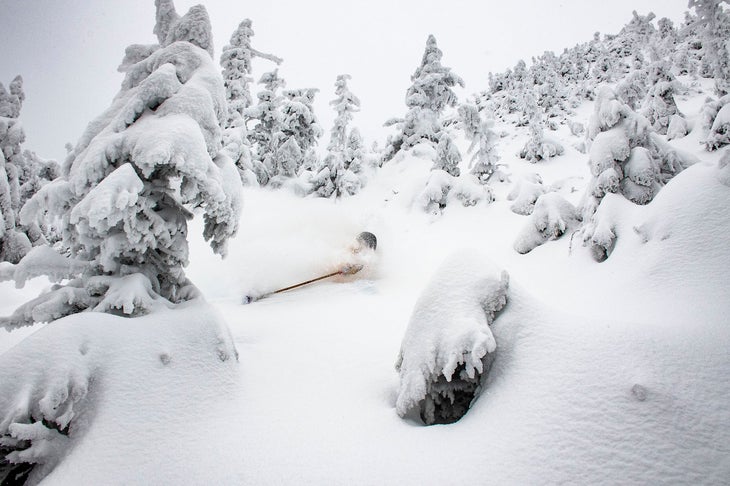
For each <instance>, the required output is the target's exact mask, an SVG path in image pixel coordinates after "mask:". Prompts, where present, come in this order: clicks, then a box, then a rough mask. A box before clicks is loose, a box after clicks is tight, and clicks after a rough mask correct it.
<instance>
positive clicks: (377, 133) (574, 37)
mask: <svg viewBox="0 0 730 486" xmlns="http://www.w3.org/2000/svg"><path fill="white" fill-rule="evenodd" d="M175 3H176V7H177V10H178V12H179V13H180V14H183V13H185V12H186V11H187V9H188V8H189V7H190V6H192V5H194V4H196V3H201V2H200V0H198V1H191V0H177V1H176V2H175ZM202 3H203V4H204V5H205V6H206V8H207V9H208V12H209V14H210V17H211V22H212V24H213V34H214V38H215V50H216V62H217V61H218V58H219V56H220V50H221V48H222V47H223V45H225V44H226V43H227V42H228V39H229V38H230V35H231V33H232V32H233V30H234V29H235V27H236V26H237V25H238V23H239V22H240V21H241V20H242V19H244V18H247V17H248V18H250V19H252V20H253V28H254V31H255V32H256V35H255V37H254V39H253V44H254V46H255V47H256V48H257V49H259V50H261V51H264V52H269V53H272V54H276V55H277V56H279V57H282V58H283V59H284V64H283V65H282V66H281V68H280V74H281V75H282V77H283V78H284V79H285V80H286V81H287V86H288V87H292V88H296V87H314V88H319V89H320V93H319V94H318V95H317V105H316V109H317V116H318V117H319V119H320V123H321V124H322V127H323V129H324V130H325V132H326V134H327V135H326V136H328V134H329V129H330V126H331V120H332V118H333V116H332V113H331V109H330V108H329V106H328V104H327V103H328V102H329V101H330V100H331V99H332V98H333V97H334V93H333V92H334V86H333V85H334V81H335V78H336V76H337V75H338V74H340V73H349V74H351V75H352V77H353V79H352V81H351V82H350V87H351V90H352V91H353V92H354V93H355V94H356V95H358V96H359V97H360V99H361V101H362V111H361V112H360V113H359V114H357V115H356V117H355V121H354V124H355V126H358V127H359V128H360V129H361V131H362V132H363V134H364V135H365V137H366V139H367V143H368V144H370V143H371V142H372V141H373V140H374V139H377V140H379V141H380V142H381V145H382V141H383V140H384V138H385V134H386V133H388V130H387V129H384V128H382V124H383V122H385V121H386V120H387V119H388V118H392V117H396V116H402V115H403V113H404V112H405V109H406V108H405V104H404V96H405V91H406V89H407V88H408V86H409V84H410V76H411V74H412V73H413V71H414V70H415V68H416V67H417V65H418V64H419V63H420V60H421V56H422V54H423V49H424V46H425V42H426V38H427V36H428V34H434V35H435V36H436V39H437V40H438V44H439V47H440V48H441V49H442V51H443V52H444V58H443V63H444V64H445V65H447V66H450V67H452V68H453V69H454V71H455V72H456V73H457V74H459V75H460V76H461V77H462V78H464V80H465V81H466V85H467V86H466V90H465V91H464V92H463V94H464V95H468V94H470V93H473V92H476V91H480V90H483V89H486V87H487V74H488V73H489V72H490V71H492V72H498V71H504V70H505V69H507V68H508V67H511V66H513V65H514V64H515V63H516V62H517V61H518V60H519V59H521V58H522V59H525V60H526V61H529V59H530V58H531V57H532V56H535V55H539V54H541V53H542V52H544V51H546V50H552V51H555V52H556V53H560V52H562V50H563V48H565V47H572V46H573V45H575V44H576V43H579V42H585V41H588V40H590V39H591V37H592V35H593V33H594V32H596V31H599V32H601V33H617V32H618V31H619V30H620V28H621V27H622V26H623V25H625V24H626V23H627V22H628V21H629V20H630V19H631V12H632V10H636V11H638V12H639V13H640V14H645V13H648V12H650V11H653V12H654V13H655V14H656V15H657V18H661V17H669V18H670V19H672V20H673V21H674V22H675V24H677V23H679V22H681V20H682V18H683V13H684V11H685V10H687V0H559V1H550V0H522V1H496V0H471V1H466V0H417V1H416V0H408V1H398V0H389V1H384V0H370V1H357V2H352V1H345V0H340V1H335V0H309V1H307V0H286V1H277V0H260V1H242V0H227V1H223V0H208V1H203V2H202ZM153 26H154V1H153V0H123V1H122V0H103V1H97V0H62V1H61V0H0V81H2V82H3V84H5V85H6V86H7V84H8V83H9V82H10V81H11V80H12V78H13V77H14V76H15V75H16V74H21V75H23V78H24V81H25V91H26V97H27V98H26V101H25V104H24V106H23V111H22V113H21V120H22V121H23V125H24V127H25V131H26V134H27V142H26V144H25V147H26V148H29V149H31V150H35V151H36V152H38V153H39V154H40V155H42V156H44V157H48V158H56V159H58V160H62V159H63V157H64V154H65V150H64V148H63V147H64V145H65V143H66V142H71V143H73V144H75V143H76V141H77V139H78V138H79V136H80V135H81V133H82V132H83V130H84V128H85V127H86V125H87V124H88V123H89V122H90V121H91V120H92V119H93V118H94V117H96V116H97V115H99V114H100V113H101V112H102V111H103V110H104V109H105V108H107V107H108V106H109V104H110V102H111V100H112V98H113V97H114V95H115V94H116V93H117V91H118V89H119V85H120V83H121V80H122V75H121V74H120V73H118V72H117V71H116V68H117V66H118V65H119V62H120V61H121V59H122V56H123V54H124V48H125V47H126V46H127V45H129V44H133V43H140V44H146V43H154V42H156V38H155V36H154V35H153V34H152V28H153ZM270 69H271V65H270V63H268V62H267V61H261V60H259V61H256V62H255V64H254V70H255V73H254V74H255V76H257V77H258V76H260V74H261V73H263V72H265V71H267V70H270ZM254 93H255V90H254ZM326 140H327V138H325V139H324V140H323V141H322V142H321V143H320V145H324V146H326V144H327V142H326Z"/></svg>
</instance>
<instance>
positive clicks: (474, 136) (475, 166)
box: [459, 104, 499, 184]
mask: <svg viewBox="0 0 730 486" xmlns="http://www.w3.org/2000/svg"><path fill="white" fill-rule="evenodd" d="M459 119H460V126H461V128H462V129H463V130H464V133H465V134H466V139H467V140H469V141H470V142H471V145H470V147H469V150H468V152H469V153H473V155H472V158H471V164H470V168H471V174H473V175H474V176H475V177H476V178H477V179H478V180H479V182H480V183H482V184H486V183H487V182H488V181H489V179H490V178H491V177H492V175H494V174H495V173H497V172H498V168H499V163H498V162H499V154H498V153H497V149H496V146H495V143H496V140H497V134H496V133H495V132H494V130H492V128H493V126H494V120H484V119H483V116H482V114H481V112H480V111H479V109H478V108H477V107H476V106H474V105H470V104H464V105H461V106H460V107H459ZM475 148H476V151H475Z"/></svg>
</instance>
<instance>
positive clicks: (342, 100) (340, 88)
mask: <svg viewBox="0 0 730 486" xmlns="http://www.w3.org/2000/svg"><path fill="white" fill-rule="evenodd" d="M348 79H352V77H351V76H350V75H349V74H340V75H339V76H337V81H336V82H335V96H337V98H335V99H334V100H332V101H330V105H332V106H333V107H334V108H335V112H336V113H337V116H336V117H335V121H334V124H333V126H332V130H331V132H330V143H329V146H328V147H327V150H329V151H330V152H343V151H344V150H345V145H346V144H347V140H348V136H349V130H348V126H349V124H350V122H351V121H352V114H353V113H355V112H357V111H359V110H360V99H359V98H358V97H357V96H355V95H354V94H352V92H351V91H350V88H349V87H348V86H347V80H348Z"/></svg>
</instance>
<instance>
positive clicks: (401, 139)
mask: <svg viewBox="0 0 730 486" xmlns="http://www.w3.org/2000/svg"><path fill="white" fill-rule="evenodd" d="M442 57H443V53H442V52H441V49H439V48H438V45H437V44H436V38H435V37H434V36H433V35H430V36H429V37H428V40H427V41H426V50H425V52H424V53H423V59H422V60H421V65H420V66H419V67H418V68H417V69H416V72H415V73H414V74H413V76H411V81H412V82H413V84H412V85H411V87H410V88H408V91H407V92H406V106H408V112H407V113H406V116H405V118H404V119H396V120H391V121H389V122H387V123H386V125H396V126H397V127H398V132H397V133H396V134H395V135H394V136H392V137H391V138H390V139H389V141H388V145H387V147H386V148H385V151H384V154H383V156H384V161H386V162H387V161H388V160H390V159H392V158H393V156H395V154H396V153H398V152H399V151H401V150H407V149H409V148H411V147H413V146H414V145H416V144H417V143H419V142H422V141H427V142H429V143H431V144H433V145H434V146H435V145H436V144H438V143H439V140H441V132H442V120H441V115H442V113H443V111H444V110H445V109H446V108H447V107H452V106H455V105H456V101H457V97H456V94H455V93H454V91H453V89H452V88H453V87H454V86H456V85H459V86H462V87H463V86H464V81H463V80H462V79H461V78H460V77H459V76H457V75H456V74H454V73H453V72H451V68H449V67H446V66H443V65H442V64H441V58H442Z"/></svg>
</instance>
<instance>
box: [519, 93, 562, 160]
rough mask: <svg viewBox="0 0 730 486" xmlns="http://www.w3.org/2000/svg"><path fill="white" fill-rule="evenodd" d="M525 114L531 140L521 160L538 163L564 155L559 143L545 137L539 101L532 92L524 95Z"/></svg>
mask: <svg viewBox="0 0 730 486" xmlns="http://www.w3.org/2000/svg"><path fill="white" fill-rule="evenodd" d="M523 103H524V107H523V112H524V113H525V116H526V117H527V119H528V120H529V122H528V127H529V132H530V138H529V139H528V140H527V143H525V146H524V147H522V149H521V150H520V152H519V154H518V155H519V156H520V158H523V159H525V160H528V161H529V162H533V163H534V162H538V161H540V160H543V159H550V158H552V157H555V156H558V155H562V153H563V151H564V149H563V146H562V145H560V143H558V142H557V141H554V140H550V139H548V138H546V137H545V134H544V131H543V121H542V112H541V111H540V107H538V106H537V100H536V99H535V96H534V95H533V94H532V91H531V90H526V91H525V93H524V95H523Z"/></svg>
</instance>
